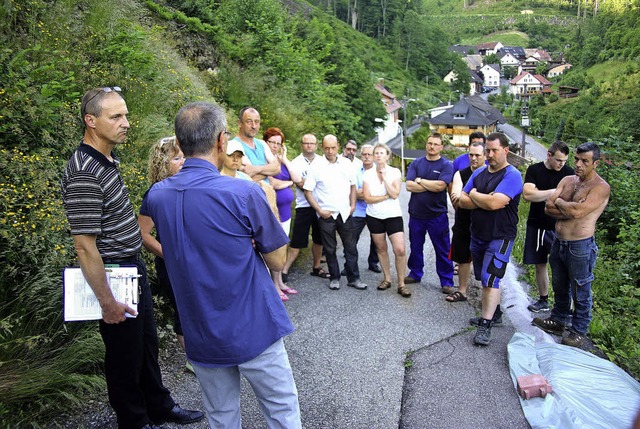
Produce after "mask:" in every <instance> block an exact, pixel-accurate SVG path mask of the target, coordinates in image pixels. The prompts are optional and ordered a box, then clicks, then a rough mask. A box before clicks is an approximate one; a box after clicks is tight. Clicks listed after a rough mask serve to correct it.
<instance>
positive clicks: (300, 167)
mask: <svg viewBox="0 0 640 429" xmlns="http://www.w3.org/2000/svg"><path fill="white" fill-rule="evenodd" d="M317 147H318V140H317V139H316V136H314V135H313V134H305V135H303V136H302V151H301V152H300V155H298V156H297V157H295V158H294V159H293V160H292V161H291V167H292V168H293V169H295V170H296V171H297V172H298V173H300V175H301V176H302V182H301V183H296V216H295V218H294V219H293V229H292V230H291V242H290V243H289V250H287V261H286V262H285V264H284V268H283V270H282V281H283V282H284V283H287V281H288V277H289V269H290V268H291V265H293V263H294V262H295V261H296V259H297V258H298V255H299V254H300V249H305V248H306V247H307V246H308V245H309V229H311V240H312V243H311V255H312V257H313V270H312V271H311V275H312V276H316V277H322V278H325V279H328V278H329V273H327V272H326V271H324V270H323V269H322V267H321V266H320V259H321V258H322V238H321V237H320V226H319V225H318V216H317V215H316V211H315V210H314V209H313V208H312V207H311V206H310V205H309V202H308V201H307V199H306V198H305V196H304V189H302V186H304V183H305V180H306V178H307V175H308V172H309V169H310V168H311V166H312V165H313V164H314V163H315V162H316V161H317V160H319V159H320V158H321V157H320V156H318V155H316V149H317Z"/></svg>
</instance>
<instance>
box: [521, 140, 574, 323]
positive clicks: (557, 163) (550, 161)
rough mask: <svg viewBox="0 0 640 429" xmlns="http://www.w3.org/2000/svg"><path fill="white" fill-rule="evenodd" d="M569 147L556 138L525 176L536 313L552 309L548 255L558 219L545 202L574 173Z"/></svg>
mask: <svg viewBox="0 0 640 429" xmlns="http://www.w3.org/2000/svg"><path fill="white" fill-rule="evenodd" d="M568 157H569V147H568V146H567V144H566V143H565V142H562V141H556V142H554V143H553V144H552V145H551V146H549V150H548V151H547V159H546V160H545V161H543V162H539V163H537V164H533V165H530V166H529V168H527V172H526V174H525V176H524V187H523V191H522V196H523V197H524V199H525V201H529V202H530V203H531V207H530V209H529V217H528V219H527V235H526V239H525V244H524V257H523V262H524V263H525V264H535V266H536V283H537V285H538V292H539V294H540V298H539V299H538V300H537V301H536V302H534V303H533V304H531V305H529V307H527V308H528V309H529V310H530V311H533V312H535V313H537V312H539V311H547V310H549V304H548V298H549V273H548V272H547V258H548V256H549V251H550V250H551V243H553V240H554V238H555V236H556V235H555V232H554V230H555V225H556V220H555V219H554V218H552V217H551V216H549V215H546V214H545V213H544V205H545V202H546V201H547V198H549V197H550V196H551V195H552V194H553V192H554V191H555V190H556V187H557V186H558V183H560V180H562V178H564V177H566V176H570V175H572V174H573V168H571V167H569V166H568V165H567V158H568Z"/></svg>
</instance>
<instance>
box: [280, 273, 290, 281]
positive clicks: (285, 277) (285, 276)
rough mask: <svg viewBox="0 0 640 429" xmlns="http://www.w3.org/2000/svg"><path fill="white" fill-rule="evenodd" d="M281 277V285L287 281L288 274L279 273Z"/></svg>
mask: <svg viewBox="0 0 640 429" xmlns="http://www.w3.org/2000/svg"><path fill="white" fill-rule="evenodd" d="M280 274H281V275H282V283H287V282H288V281H289V273H280Z"/></svg>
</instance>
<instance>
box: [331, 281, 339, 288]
mask: <svg viewBox="0 0 640 429" xmlns="http://www.w3.org/2000/svg"><path fill="white" fill-rule="evenodd" d="M329 289H331V290H338V289H340V281H339V280H331V281H330V282H329Z"/></svg>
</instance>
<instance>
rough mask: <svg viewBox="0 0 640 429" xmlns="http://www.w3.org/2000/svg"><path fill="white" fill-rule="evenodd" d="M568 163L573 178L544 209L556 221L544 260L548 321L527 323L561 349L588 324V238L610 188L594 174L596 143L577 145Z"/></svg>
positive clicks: (591, 252) (577, 341)
mask: <svg viewBox="0 0 640 429" xmlns="http://www.w3.org/2000/svg"><path fill="white" fill-rule="evenodd" d="M574 159H575V166H574V168H575V173H576V174H575V175H574V176H567V177H565V178H564V179H562V181H560V183H559V184H558V187H557V188H556V191H555V192H554V193H553V195H551V196H550V197H549V199H548V200H547V202H546V204H545V213H546V214H548V215H549V216H551V217H553V218H555V219H556V220H557V221H556V240H555V241H554V242H553V245H552V246H551V253H550V255H549V264H550V265H551V273H552V276H553V277H552V281H551V284H552V286H553V292H554V294H555V303H554V305H553V309H552V310H551V317H549V318H547V319H540V318H537V317H536V318H535V319H533V321H532V324H533V325H535V326H537V327H539V328H540V329H542V330H543V331H545V332H549V333H551V334H557V335H563V338H562V344H565V345H568V346H573V347H580V345H581V344H582V343H583V342H584V340H585V338H586V336H587V331H588V329H589V323H590V322H591V306H592V303H593V301H592V295H591V282H592V281H593V268H594V266H595V264H596V255H597V253H598V246H597V245H596V242H595V239H594V237H593V233H594V232H595V228H596V221H597V220H598V218H599V217H600V215H601V214H602V212H603V211H604V209H605V207H606V206H607V203H608V202H609V194H610V193H611V189H610V188H609V184H608V183H607V182H605V181H604V180H603V179H602V178H601V177H600V176H599V175H598V173H596V167H597V166H598V164H599V159H600V148H599V147H598V145H597V144H595V143H591V142H589V143H583V144H581V145H580V146H578V147H577V149H576V155H575V157H574ZM572 299H573V305H574V310H573V313H571V300H572ZM569 314H572V316H573V319H572V327H571V328H570V329H569V330H568V331H567V332H566V333H565V323H566V321H567V318H568V317H569Z"/></svg>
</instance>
